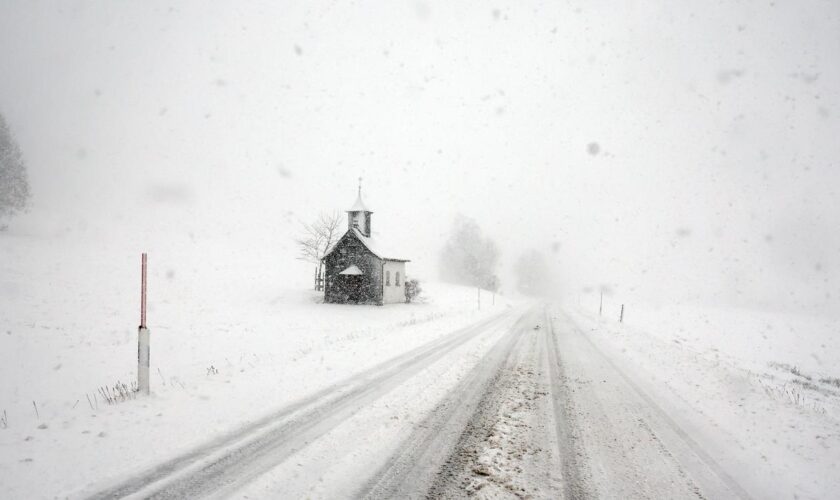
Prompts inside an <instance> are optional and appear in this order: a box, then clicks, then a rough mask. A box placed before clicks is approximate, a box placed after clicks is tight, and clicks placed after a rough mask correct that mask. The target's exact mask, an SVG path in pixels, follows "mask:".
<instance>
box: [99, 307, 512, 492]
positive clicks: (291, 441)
mask: <svg viewBox="0 0 840 500" xmlns="http://www.w3.org/2000/svg"><path fill="white" fill-rule="evenodd" d="M516 312H517V311H516V310H513V311H508V312H505V313H502V314H499V315H496V316H493V317H491V318H488V319H485V320H483V321H480V322H478V323H476V324H474V325H470V326H468V327H465V328H462V329H460V330H457V331H455V332H453V333H451V334H449V335H447V336H445V337H443V338H440V339H437V340H435V341H432V342H429V343H427V344H425V345H423V346H420V347H417V348H415V349H413V350H411V351H409V352H407V353H405V354H403V355H401V356H398V357H396V358H394V359H392V360H389V361H386V362H384V363H381V364H380V365H377V366H375V367H373V368H371V369H368V370H366V371H364V372H361V373H359V374H358V375H355V376H353V377H351V378H349V379H347V380H345V381H344V382H341V383H338V384H335V385H333V386H330V387H328V388H326V389H324V390H321V391H319V392H317V393H315V394H313V395H312V396H309V397H307V398H304V399H302V400H300V401H298V402H295V403H292V404H290V405H288V406H286V407H284V408H282V409H280V410H278V411H276V412H274V413H272V414H270V415H268V416H266V417H265V418H263V419H261V420H259V421H257V422H254V423H252V424H250V425H247V426H245V427H243V428H241V429H239V430H237V431H235V432H232V433H230V434H228V435H226V436H223V437H221V438H219V439H216V440H214V441H212V442H211V443H209V444H207V445H205V446H202V447H199V448H197V449H195V450H193V451H191V452H189V453H186V454H184V455H181V456H179V457H177V458H174V459H172V460H169V461H167V462H165V463H163V464H161V465H158V466H156V467H153V468H151V469H149V470H147V471H144V472H143V473H141V474H139V475H137V476H134V477H132V478H131V479H129V480H125V481H121V482H119V483H117V484H113V485H112V486H110V487H107V488H105V489H103V490H101V491H98V492H96V493H93V494H92V495H90V496H89V498H93V499H105V498H123V497H127V496H136V497H142V498H186V497H190V498H196V497H202V496H206V495H209V494H211V493H212V494H218V493H219V492H220V491H228V490H231V489H234V488H235V487H236V486H237V485H241V484H244V483H246V482H247V481H249V480H251V479H253V478H255V477H256V476H258V475H259V474H261V473H263V472H265V471H266V470H268V469H270V468H271V467H273V466H275V465H277V464H278V463H280V462H282V461H283V460H285V459H286V458H288V457H289V456H290V455H292V454H293V453H295V452H296V451H297V450H299V449H301V448H302V447H304V446H306V445H307V444H308V443H309V442H311V441H312V440H314V439H315V438H317V437H318V436H319V435H322V434H324V433H326V432H328V431H329V430H330V429H332V428H333V427H335V426H336V425H338V424H340V423H341V422H342V421H343V420H344V419H345V418H347V417H348V416H349V415H352V414H353V413H355V412H356V411H358V410H359V409H360V408H361V407H363V406H364V405H365V404H367V403H369V402H370V401H372V400H374V399H376V398H378V397H380V396H382V395H383V394H385V393H387V392H388V391H390V390H392V389H394V388H395V387H397V386H398V385H399V384H400V383H402V382H403V381H405V380H406V379H408V378H410V377H411V376H413V375H414V374H416V373H418V372H419V371H421V370H423V369H424V368H425V367H427V366H428V365H429V364H431V363H433V362H434V361H435V360H437V359H439V357H440V356H442V355H444V354H445V353H447V352H449V351H451V350H453V349H455V348H457V347H459V346H461V345H463V344H465V343H467V342H469V341H470V340H472V339H474V338H476V337H478V336H481V335H483V334H491V333H493V332H496V331H498V329H500V328H504V327H506V326H507V325H508V324H509V322H510V320H511V317H512V315H514V314H516Z"/></svg>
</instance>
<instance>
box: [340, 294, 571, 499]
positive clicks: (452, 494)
mask: <svg viewBox="0 0 840 500" xmlns="http://www.w3.org/2000/svg"><path fill="white" fill-rule="evenodd" d="M544 319H545V316H544V313H543V312H542V309H541V308H540V309H535V310H533V311H532V312H530V313H529V314H526V315H524V316H522V318H521V319H520V321H519V322H518V323H517V325H516V326H515V327H514V328H513V329H512V330H511V332H510V334H509V335H508V336H507V337H506V338H504V339H502V340H500V341H499V343H498V344H497V345H496V346H495V347H494V348H493V350H491V351H490V352H488V354H487V355H486V356H485V358H484V359H482V361H481V362H480V363H479V364H478V365H476V367H475V368H474V369H473V370H472V371H471V373H470V374H469V375H467V377H465V378H464V379H463V380H462V381H461V382H460V383H459V384H458V385H457V386H456V387H455V388H454V389H452V390H451V391H450V392H449V393H448V394H447V396H446V398H445V399H444V400H443V401H442V402H441V403H440V404H439V405H438V406H437V407H436V408H435V409H434V410H433V411H432V412H431V413H430V414H429V416H428V417H426V419H425V420H424V421H423V422H422V423H421V424H420V425H419V426H418V427H417V429H416V430H415V431H414V432H413V433H412V434H411V435H410V436H409V437H408V438H407V439H406V440H405V441H404V442H402V443H401V444H400V447H399V449H400V451H399V452H398V453H397V454H396V455H394V456H393V457H392V458H391V459H389V461H388V462H387V463H386V464H385V465H384V466H383V467H382V468H381V469H380V470H379V471H378V472H377V473H376V474H375V475H374V476H373V478H372V479H371V480H370V481H369V482H368V483H367V484H366V485H365V486H364V488H363V489H362V490H361V491H359V492H357V493H356V494H355V495H354V496H355V497H363V498H366V499H386V498H389V499H390V498H460V497H463V496H465V495H470V494H477V495H479V496H487V495H489V496H490V497H495V496H498V495H501V496H502V497H506V496H519V497H526V498H532V497H541V498H557V497H558V496H559V495H560V494H561V492H562V491H561V489H562V478H561V477H560V473H559V470H560V461H559V459H558V457H557V452H556V450H555V449H554V446H551V445H549V446H546V444H545V443H546V442H552V440H553V439H554V437H553V434H554V421H553V408H552V405H551V402H550V401H548V398H547V397H546V396H547V395H548V385H549V381H548V380H546V379H547V377H548V370H547V369H546V365H547V363H548V361H547V357H546V352H545V342H544V341H543V337H544V335H545V334H544V331H545V330H536V331H535V330H534V329H533V327H534V325H536V324H541V323H542V322H543V321H544ZM494 495H495V496H494Z"/></svg>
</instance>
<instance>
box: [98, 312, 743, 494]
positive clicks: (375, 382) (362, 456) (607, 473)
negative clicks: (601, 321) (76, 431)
mask: <svg viewBox="0 0 840 500" xmlns="http://www.w3.org/2000/svg"><path fill="white" fill-rule="evenodd" d="M469 495H475V496H478V497H479V498H507V497H511V498H512V497H528V498H693V497H698V498H749V497H750V495H749V494H748V493H747V492H746V491H745V490H744V488H743V487H742V486H741V485H740V484H739V482H738V479H737V478H735V477H733V476H732V475H730V474H729V473H728V472H727V470H726V468H725V467H724V466H722V465H721V464H720V463H719V462H718V461H717V460H716V459H715V457H713V456H712V455H711V454H710V453H709V452H708V451H706V450H705V449H704V446H703V445H702V443H700V442H698V441H697V440H696V439H695V438H694V437H692V436H691V435H690V434H689V433H688V432H686V431H685V430H684V429H683V428H682V427H681V426H680V424H679V423H678V420H677V419H675V418H672V416H671V415H669V410H668V408H667V407H663V406H662V405H661V404H660V403H659V402H658V399H657V397H656V395H655V394H650V393H649V392H646V390H645V389H643V388H642V387H641V386H640V385H639V384H638V383H637V382H636V381H634V377H633V375H632V374H629V373H627V372H626V370H622V369H621V368H620V367H619V365H618V364H616V363H615V362H613V361H612V360H611V359H610V357H608V356H607V355H606V354H605V353H604V352H603V351H601V350H600V349H599V348H598V347H597V346H596V344H594V343H593V342H591V341H590V340H589V339H588V338H587V337H586V335H585V334H584V333H582V332H581V330H580V328H578V327H577V325H576V324H575V323H574V322H573V320H572V319H570V318H569V317H568V316H566V315H565V314H563V313H562V312H561V311H560V310H555V309H552V308H550V307H544V306H537V307H533V308H531V309H529V310H523V309H512V310H510V311H507V312H505V313H502V314H499V315H496V316H493V317H491V318H489V319H485V320H483V321H480V322H478V323H476V324H474V325H472V326H469V327H466V328H463V329H460V330H457V331H455V332H453V333H451V334H449V335H447V336H444V337H441V338H439V339H437V340H435V341H433V342H430V343H428V344H425V345H423V346H420V347H418V348H415V349H413V350H411V351H409V352H407V353H405V354H403V355H401V356H398V357H396V358H394V359H392V360H390V361H387V362H384V363H381V364H379V365H377V366H375V367H374V368H372V369H369V370H367V371H365V372H362V373H360V374H358V375H356V376H353V377H352V378H350V379H348V380H346V381H344V382H342V383H339V384H336V385H334V386H331V387H329V388H327V389H325V390H322V391H320V392H318V393H316V394H314V395H312V396H310V397H307V398H305V399H303V400H301V401H298V402H296V403H294V404H292V405H289V406H288V407H286V408H285V409H283V410H281V411H279V412H276V413H274V414H272V415H268V416H267V417H265V418H264V419H262V420H261V421H259V422H256V423H253V424H251V425H249V426H247V427H245V428H242V429H240V430H239V431H237V432H234V433H231V434H229V435H227V436H225V437H222V438H219V439H216V440H215V441H213V442H211V443H209V444H207V445H206V446H204V447H201V448H199V449H196V450H194V451H193V452H191V453H188V454H185V455H183V456H181V457H178V458H175V459H173V460H170V461H168V462H166V463H164V464H161V465H159V466H157V467H155V468H153V469H151V470H147V471H144V472H142V473H140V474H138V475H137V476H135V477H133V478H130V479H128V480H126V481H123V482H121V483H119V484H112V485H109V486H107V487H105V488H103V489H102V490H100V491H99V492H96V493H94V494H93V495H92V497H93V498H114V497H126V496H129V497H136V498H148V497H152V498H186V497H189V498H196V497H214V498H229V497H235V498H267V497H271V498H280V497H283V498H302V497H315V498H359V497H364V498H425V497H434V498H453V497H463V496H469Z"/></svg>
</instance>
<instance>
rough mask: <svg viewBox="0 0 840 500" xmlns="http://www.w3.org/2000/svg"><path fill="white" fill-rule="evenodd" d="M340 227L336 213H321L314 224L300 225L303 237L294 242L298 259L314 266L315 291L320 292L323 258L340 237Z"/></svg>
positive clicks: (339, 219)
mask: <svg viewBox="0 0 840 500" xmlns="http://www.w3.org/2000/svg"><path fill="white" fill-rule="evenodd" d="M340 225H341V217H340V216H339V214H338V212H332V213H325V212H321V213H320V214H319V215H318V218H317V219H316V220H315V221H314V222H312V223H309V224H305V223H304V224H302V231H301V232H302V233H303V236H302V237H301V238H299V239H298V240H296V241H297V244H298V248H299V249H300V256H299V257H298V259H300V260H305V261H307V262H311V263H313V264H315V285H314V289H315V290H322V288H321V286H322V283H323V273H324V261H323V258H324V256H325V255H326V254H327V250H329V249H330V247H332V246H333V244H334V243H335V242H337V241H338V239H339V238H340V237H341V234H340V232H339V226H340Z"/></svg>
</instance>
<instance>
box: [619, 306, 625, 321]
mask: <svg viewBox="0 0 840 500" xmlns="http://www.w3.org/2000/svg"><path fill="white" fill-rule="evenodd" d="M618 322H619V323H624V304H621V315H620V316H619V317H618Z"/></svg>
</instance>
